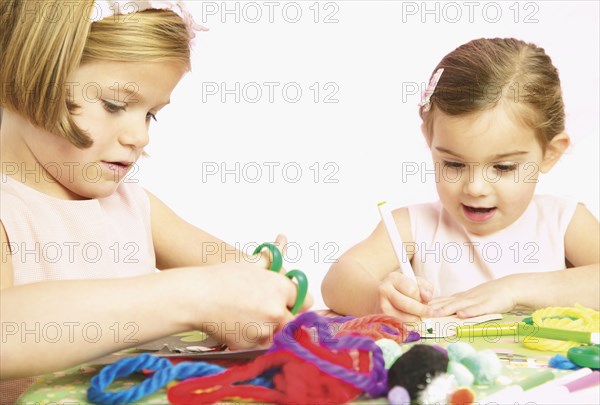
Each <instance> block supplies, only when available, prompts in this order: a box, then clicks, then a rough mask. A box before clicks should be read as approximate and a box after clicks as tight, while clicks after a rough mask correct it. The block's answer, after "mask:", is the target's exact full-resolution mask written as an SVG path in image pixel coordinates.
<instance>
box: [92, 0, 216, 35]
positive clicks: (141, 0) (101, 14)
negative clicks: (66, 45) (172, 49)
mask: <svg viewBox="0 0 600 405" xmlns="http://www.w3.org/2000/svg"><path fill="white" fill-rule="evenodd" d="M144 10H171V11H172V12H174V13H175V14H177V15H178V16H179V17H181V19H182V20H183V21H184V22H185V24H186V25H187V28H188V31H189V33H190V36H191V38H194V37H195V36H196V31H208V28H206V27H205V26H203V25H200V24H197V23H196V22H195V21H194V17H193V16H192V13H190V11H189V10H188V9H187V7H186V6H185V5H184V4H183V1H152V0H96V1H95V4H94V10H93V15H92V16H91V17H90V19H91V21H92V22H96V21H100V20H103V19H105V18H108V17H111V16H114V15H117V14H121V15H127V14H133V13H137V12H140V11H144Z"/></svg>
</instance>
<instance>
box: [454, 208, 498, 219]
mask: <svg viewBox="0 0 600 405" xmlns="http://www.w3.org/2000/svg"><path fill="white" fill-rule="evenodd" d="M462 207H463V212H464V213H465V216H466V217H467V219H469V220H471V221H475V222H485V221H487V220H489V219H490V218H492V217H493V216H494V214H495V213H496V207H491V208H487V207H470V206H468V205H464V204H463V206H462Z"/></svg>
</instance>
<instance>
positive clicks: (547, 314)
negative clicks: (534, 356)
mask: <svg viewBox="0 0 600 405" xmlns="http://www.w3.org/2000/svg"><path fill="white" fill-rule="evenodd" d="M531 318H532V319H533V324H534V325H537V326H544V327H547V328H555V329H568V330H577V331H582V332H598V330H599V329H600V312H598V311H595V310H593V309H591V308H587V307H584V306H583V305H579V304H575V307H548V308H542V309H538V310H537V311H535V312H534V313H533V314H531ZM534 340H535V341H534ZM523 344H524V345H525V346H526V347H529V348H531V349H535V350H543V351H551V352H566V351H567V350H569V349H570V348H571V347H575V346H581V343H578V342H569V341H563V340H554V339H541V338H537V337H536V339H525V340H524V341H523Z"/></svg>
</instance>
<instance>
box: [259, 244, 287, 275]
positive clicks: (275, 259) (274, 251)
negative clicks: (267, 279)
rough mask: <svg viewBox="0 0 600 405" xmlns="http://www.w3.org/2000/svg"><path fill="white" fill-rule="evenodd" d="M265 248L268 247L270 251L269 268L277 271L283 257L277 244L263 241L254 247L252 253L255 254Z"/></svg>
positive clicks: (279, 268)
mask: <svg viewBox="0 0 600 405" xmlns="http://www.w3.org/2000/svg"><path fill="white" fill-rule="evenodd" d="M265 248H266V249H269V252H271V257H272V259H271V265H270V266H269V270H271V271H276V272H279V270H281V267H282V264H283V259H282V258H281V252H280V251H279V249H278V248H277V246H275V245H273V244H272V243H263V244H262V245H259V246H258V247H257V248H256V249H254V252H253V253H252V254H254V255H257V254H259V253H260V252H262V251H263V249H265Z"/></svg>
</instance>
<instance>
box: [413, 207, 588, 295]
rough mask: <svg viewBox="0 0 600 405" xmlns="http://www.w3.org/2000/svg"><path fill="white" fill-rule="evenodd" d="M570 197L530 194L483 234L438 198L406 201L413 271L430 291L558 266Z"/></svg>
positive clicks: (458, 289)
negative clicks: (512, 216)
mask: <svg viewBox="0 0 600 405" xmlns="http://www.w3.org/2000/svg"><path fill="white" fill-rule="evenodd" d="M576 207H577V202H576V201H571V200H568V199H565V198H560V197H554V196H534V198H533V199H532V201H531V203H530V204H529V206H528V207H527V209H526V210H525V212H523V215H521V217H520V218H519V219H517V220H516V221H515V222H514V223H513V224H511V225H510V226H508V227H507V228H505V229H502V230H501V231H498V232H496V233H493V234H491V235H486V236H477V235H473V234H471V233H469V232H467V231H466V230H465V229H464V227H463V226H462V225H460V224H459V223H457V222H456V221H454V219H453V218H452V217H451V216H450V214H448V212H446V210H445V209H444V208H443V206H442V204H441V203H440V202H435V203H429V204H419V205H413V206H409V207H408V211H409V215H410V222H411V228H412V235H413V238H414V242H415V244H414V245H412V246H411V245H409V244H407V251H409V250H411V249H412V251H413V252H415V254H414V256H413V259H412V262H411V263H412V266H413V269H414V271H415V274H416V275H418V276H421V277H423V278H425V279H427V280H428V281H430V282H431V283H432V284H433V286H434V296H447V295H452V294H455V293H457V292H462V291H466V290H468V289H470V288H472V287H475V286H477V285H479V284H482V283H484V282H486V281H490V280H494V279H497V278H500V277H503V276H507V275H509V274H515V273H532V272H546V271H552V270H560V269H564V268H566V264H565V234H566V230H567V227H568V225H569V223H570V222H571V218H572V217H573V214H574V212H575V208H576Z"/></svg>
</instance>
